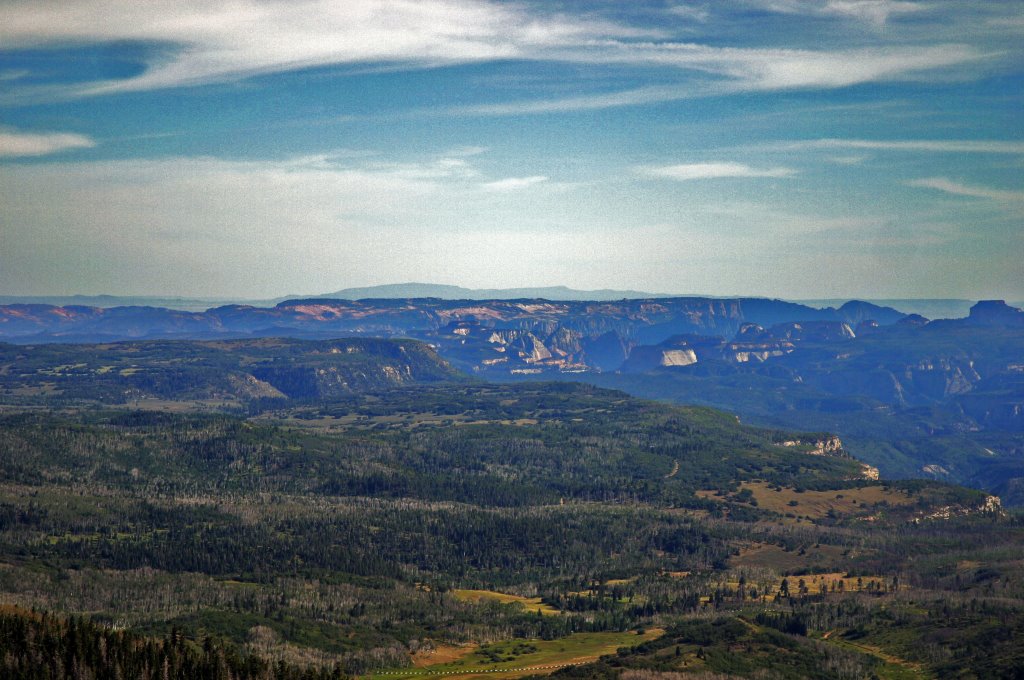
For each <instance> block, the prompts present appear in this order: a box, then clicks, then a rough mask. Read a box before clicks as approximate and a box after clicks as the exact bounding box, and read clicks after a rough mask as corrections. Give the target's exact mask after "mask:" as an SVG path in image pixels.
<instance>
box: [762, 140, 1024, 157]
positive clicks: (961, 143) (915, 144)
mask: <svg viewBox="0 0 1024 680" xmlns="http://www.w3.org/2000/svg"><path fill="white" fill-rule="evenodd" d="M766 146H767V147H769V148H773V149H779V150H787V151H796V150H800V149H871V150H877V151H927V152H935V153H991V154H1022V153H1024V142H1016V141H1006V140H969V139H891V140H881V139H879V140H874V139H810V140H802V141H796V142H778V143H775V144H768V145H766Z"/></svg>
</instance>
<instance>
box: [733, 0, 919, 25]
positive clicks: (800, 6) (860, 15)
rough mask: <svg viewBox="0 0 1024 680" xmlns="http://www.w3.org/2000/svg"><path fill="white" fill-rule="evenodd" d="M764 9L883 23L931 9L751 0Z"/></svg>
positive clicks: (890, 2)
mask: <svg viewBox="0 0 1024 680" xmlns="http://www.w3.org/2000/svg"><path fill="white" fill-rule="evenodd" d="M750 4H752V5H754V6H756V7H759V8H760V9H763V10H766V11H769V12H777V13H780V14H802V15H809V16H836V17H850V18H853V19H858V20H860V21H867V22H869V23H872V24H875V25H876V26H883V25H885V23H886V22H887V21H888V20H889V17H890V16H892V15H897V14H910V13H913V12H920V11H922V10H925V9H927V6H926V5H923V4H921V3H919V2H905V1H903V0H825V2H821V1H820V0H750Z"/></svg>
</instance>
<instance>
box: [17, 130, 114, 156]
mask: <svg viewBox="0 0 1024 680" xmlns="http://www.w3.org/2000/svg"><path fill="white" fill-rule="evenodd" d="M94 146H96V142H94V141H93V140H92V139H91V138H89V137H86V136H85V135H79V134H74V133H71V132H20V131H18V130H5V129H2V128H0V158H2V157H17V156H45V155H48V154H51V153H57V152H59V151H65V150H68V149H88V148H91V147H94Z"/></svg>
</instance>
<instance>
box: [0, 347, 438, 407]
mask: <svg viewBox="0 0 1024 680" xmlns="http://www.w3.org/2000/svg"><path fill="white" fill-rule="evenodd" d="M456 378H457V374H456V372H455V371H453V370H452V369H451V368H450V367H449V366H448V364H447V363H446V362H444V361H443V360H442V359H441V358H440V357H438V356H437V354H436V353H435V352H434V351H433V350H432V349H430V347H428V346H426V345H424V344H423V343H420V342H416V341H413V340H404V341H398V340H378V339H342V340H330V341H311V340H291V339H284V338H265V339H258V340H224V341H213V342H191V341H149V342H122V343H108V344H102V345H56V344H49V345H38V346H18V345H0V390H2V391H3V393H4V397H3V401H5V402H7V403H21V404H28V403H39V402H47V403H52V402H54V401H63V402H71V401H93V402H100V403H108V404H109V403H124V402H129V401H133V402H138V401H139V400H154V399H167V400H174V401H186V400H203V401H210V402H223V403H224V404H236V405H237V404H240V403H244V402H247V401H251V400H254V399H327V398H331V397H335V396H339V395H344V394H349V393H355V392H366V391H374V390H381V389H387V388H392V387H396V386H400V385H407V384H413V383H423V382H435V381H443V380H452V379H456Z"/></svg>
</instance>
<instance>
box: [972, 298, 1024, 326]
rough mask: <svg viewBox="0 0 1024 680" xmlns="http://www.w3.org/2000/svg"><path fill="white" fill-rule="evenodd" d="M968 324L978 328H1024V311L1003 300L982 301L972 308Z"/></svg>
mask: <svg viewBox="0 0 1024 680" xmlns="http://www.w3.org/2000/svg"><path fill="white" fill-rule="evenodd" d="M967 322H968V323H970V324H972V325H976V326H1003V327H1006V328H1020V327H1024V311H1022V310H1020V309H1017V308H1016V307H1011V306H1010V305H1008V304H1006V302H1005V301H1003V300H981V301H980V302H978V303H977V304H976V305H974V306H973V307H971V313H970V314H969V315H968V317H967Z"/></svg>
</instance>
